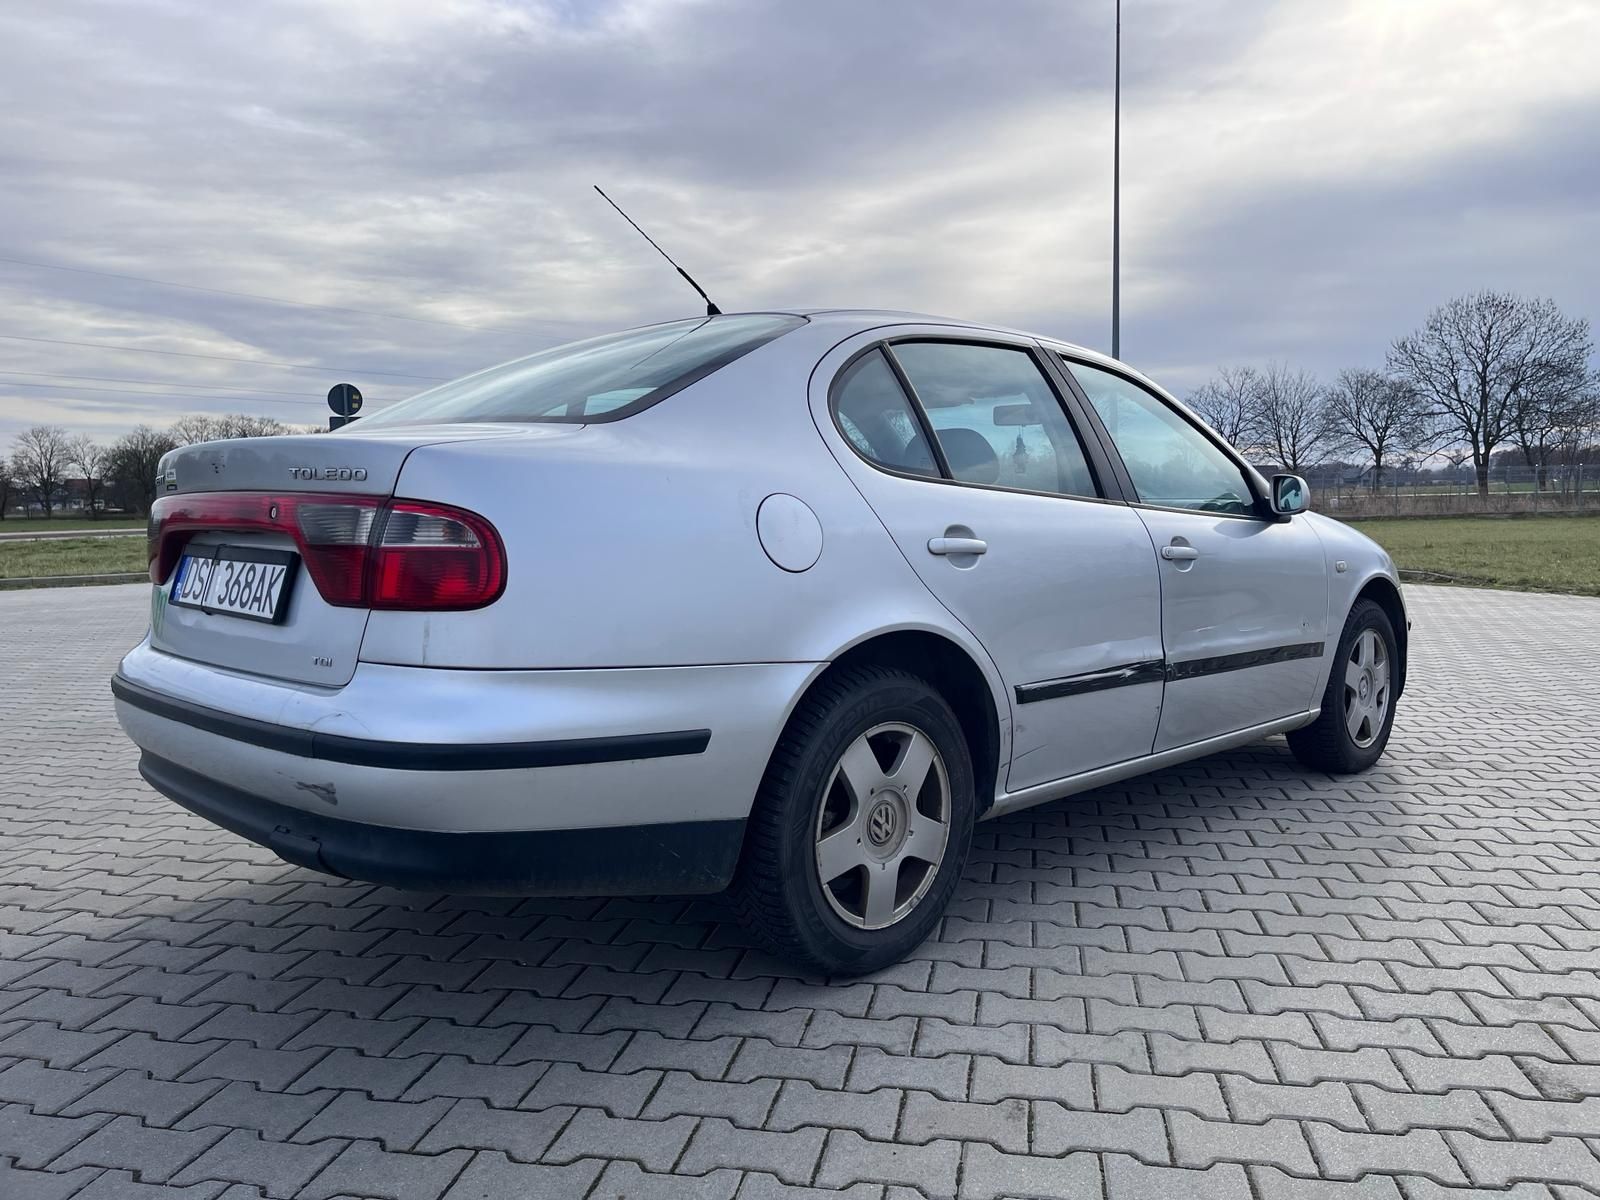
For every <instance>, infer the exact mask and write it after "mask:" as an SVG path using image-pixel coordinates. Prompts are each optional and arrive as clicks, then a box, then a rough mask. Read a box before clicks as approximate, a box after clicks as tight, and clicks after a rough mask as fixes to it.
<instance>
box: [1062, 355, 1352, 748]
mask: <svg viewBox="0 0 1600 1200" xmlns="http://www.w3.org/2000/svg"><path fill="white" fill-rule="evenodd" d="M1068 366H1069V369H1070V371H1071V373H1072V376H1073V378H1074V379H1075V380H1076V381H1077V383H1078V384H1079V386H1080V387H1082V389H1083V390H1084V392H1085V393H1086V395H1087V397H1088V400H1089V402H1090V404H1091V405H1092V407H1093V410H1094V412H1095V414H1096V415H1097V416H1098V418H1099V421H1100V425H1101V427H1102V429H1103V431H1104V433H1105V434H1106V435H1107V437H1108V438H1109V440H1110V441H1111V443H1112V444H1113V445H1114V447H1115V448H1116V450H1117V452H1118V456H1119V458H1120V464H1121V466H1122V467H1123V468H1124V469H1125V471H1126V476H1127V479H1128V482H1129V483H1130V484H1131V486H1132V488H1133V490H1134V492H1135V493H1136V496H1137V502H1136V504H1135V511H1136V512H1137V514H1138V516H1139V517H1140V518H1141V519H1142V520H1143V521H1144V523H1145V525H1146V526H1147V527H1148V528H1149V530H1150V535H1151V538H1152V539H1153V541H1154V543H1155V545H1156V548H1157V553H1158V555H1159V556H1160V571H1161V595H1162V604H1161V630H1162V641H1163V643H1164V645H1165V648H1166V658H1167V687H1166V696H1165V700H1164V702H1163V707H1162V713H1161V726H1160V730H1159V732H1158V734H1157V736H1156V743H1155V748H1156V749H1157V750H1158V751H1159V750H1166V749H1170V748H1172V747H1175V746H1183V745H1187V744H1189V743H1191V742H1197V741H1203V740H1205V739H1206V738H1210V737H1216V736H1219V735H1222V734H1227V733H1232V732H1235V731H1237V730H1240V729H1246V728H1249V727H1250V726H1253V725H1261V724H1264V723H1266V722H1269V721H1274V720H1276V719H1278V718H1280V717H1287V716H1292V715H1295V714H1298V713H1303V712H1305V711H1306V710H1307V709H1308V708H1310V707H1311V706H1312V705H1313V704H1314V703H1315V699H1314V697H1315V693H1316V685H1317V681H1318V679H1319V678H1320V676H1321V666H1322V663H1321V660H1322V657H1323V654H1324V651H1325V649H1326V646H1325V641H1326V638H1327V635H1328V629H1327V624H1328V581H1327V568H1326V565H1325V560H1324V557H1323V553H1322V545H1321V543H1320V542H1319V541H1318V539H1317V536H1316V533H1315V532H1314V531H1313V530H1312V529H1311V526H1310V523H1309V522H1307V521H1295V520H1288V521H1284V520H1279V519H1277V518H1274V517H1272V516H1270V515H1268V514H1266V513H1265V512H1264V510H1263V509H1262V507H1261V504H1260V502H1259V500H1258V498H1257V497H1256V495H1255V490H1254V488H1253V487H1252V486H1251V483H1250V481H1249V479H1248V478H1247V477H1246V475H1245V472H1244V470H1243V468H1242V467H1241V466H1240V464H1239V463H1238V462H1237V461H1236V460H1235V459H1234V458H1233V457H1232V456H1231V455H1230V454H1228V453H1227V452H1226V451H1225V450H1224V449H1223V448H1222V446H1221V445H1220V444H1219V443H1218V441H1216V440H1213V435H1211V434H1209V433H1207V432H1205V431H1204V430H1202V429H1201V427H1200V426H1198V425H1197V424H1195V423H1194V422H1193V421H1191V420H1190V419H1189V418H1188V417H1187V416H1186V415H1185V414H1183V413H1182V412H1181V411H1180V410H1179V409H1178V408H1176V407H1174V406H1173V405H1171V404H1169V403H1168V402H1167V401H1166V400H1165V399H1163V398H1162V397H1160V396H1158V395H1156V394H1155V393H1154V392H1152V391H1150V390H1149V389H1147V388H1145V387H1143V386H1141V385H1140V384H1138V383H1137V382H1135V381H1133V380H1131V379H1129V378H1126V377H1124V376H1122V375H1118V374H1115V373H1113V372H1111V371H1109V370H1105V369H1103V368H1100V367H1097V366H1091V365H1089V364H1087V363H1083V362H1070V363H1068Z"/></svg>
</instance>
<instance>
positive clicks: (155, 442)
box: [104, 425, 178, 512]
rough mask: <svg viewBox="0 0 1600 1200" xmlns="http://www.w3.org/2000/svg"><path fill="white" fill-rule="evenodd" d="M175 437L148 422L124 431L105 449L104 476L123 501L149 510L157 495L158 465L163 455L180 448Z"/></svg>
mask: <svg viewBox="0 0 1600 1200" xmlns="http://www.w3.org/2000/svg"><path fill="white" fill-rule="evenodd" d="M177 445H178V443H177V441H176V440H175V439H174V438H173V436H172V435H171V434H170V433H168V432H166V431H164V430H158V429H151V428H150V426H148V425H140V426H137V427H136V428H134V429H133V430H131V431H130V432H128V433H125V434H123V435H122V436H121V437H120V438H118V439H117V440H116V441H114V442H112V443H111V446H110V447H109V448H108V449H107V450H106V465H105V468H104V471H105V477H106V479H107V480H109V481H110V482H111V483H112V484H113V485H114V486H115V487H116V488H117V490H118V491H119V492H120V493H121V496H122V501H123V503H124V504H126V505H128V506H130V507H132V508H136V509H138V510H139V511H140V512H149V511H150V505H151V503H152V502H153V501H154V500H155V498H156V468H157V467H158V466H159V465H160V463H161V456H162V455H163V454H165V453H167V452H168V451H169V450H173V449H176V448H177Z"/></svg>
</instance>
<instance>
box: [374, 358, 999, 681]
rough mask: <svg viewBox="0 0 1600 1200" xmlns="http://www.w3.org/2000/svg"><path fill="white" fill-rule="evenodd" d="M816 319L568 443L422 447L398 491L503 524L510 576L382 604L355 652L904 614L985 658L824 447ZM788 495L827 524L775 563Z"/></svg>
mask: <svg viewBox="0 0 1600 1200" xmlns="http://www.w3.org/2000/svg"><path fill="white" fill-rule="evenodd" d="M822 336H825V335H824V334H823V332H822V331H820V330H811V329H806V330H797V331H796V332H795V333H793V334H790V335H788V336H786V337H784V338H781V339H779V340H777V341H775V342H773V343H770V344H769V345H767V346H765V347H762V348H761V349H760V350H757V351H755V352H753V353H751V354H750V355H747V356H746V357H744V358H742V359H740V360H738V361H736V362H735V363H733V364H731V365H730V366H728V367H726V368H724V369H723V370H721V371H719V372H717V373H716V374H715V375H712V376H710V377H709V378H707V379H706V380H703V381H701V382H700V383H698V384H696V385H694V386H693V387H690V388H688V389H686V390H685V391H683V392H680V393H678V394H677V395H674V396H671V397H669V398H667V399H666V400H664V401H662V402H661V403H659V404H657V405H655V406H654V407H652V408H649V409H646V410H645V411H643V412H641V413H638V414H636V415H634V416H631V417H628V418H626V419H624V420H621V421H617V422H613V423H609V424H597V425H591V426H588V427H587V428H585V429H584V430H583V432H582V433H581V435H579V436H577V437H574V438H570V439H566V440H564V441H563V442H562V443H561V444H559V445H550V446H539V445H531V444H527V443H519V442H517V441H516V440H507V441H502V442H492V441H491V442H480V443H476V444H460V445H438V446H425V447H422V448H421V449H419V450H417V451H416V452H415V453H413V454H412V455H411V457H410V458H409V459H408V460H407V461H406V464H405V467H404V470H403V471H402V473H401V476H400V479H399V482H398V485H397V489H396V491H397V494H398V495H401V496H407V497H417V498H423V499H430V500H440V501H444V502H446V503H450V504H458V505H461V506H463V507H466V508H469V509H472V510H474V511H476V512H479V513H482V514H483V515H484V516H486V517H487V518H488V519H489V520H490V521H492V522H493V523H494V525H495V526H496V528H497V529H498V530H499V531H500V534H501V536H502V538H503V540H504V542H505V546H506V554H507V560H508V573H507V584H506V591H505V594H504V595H503V596H502V597H501V598H500V600H498V601H497V602H496V603H495V604H493V605H492V606H490V607H488V608H486V609H482V610H480V611H477V612H466V613H435V614H426V613H397V612H374V613H373V614H372V616H371V619H370V620H369V622H368V625H367V631H366V637H365V639H364V641H363V644H362V648H361V658H362V660H363V661H368V662H382V663H396V664H406V665H419V666H421V665H425V666H439V667H472V668H519V669H530V668H573V667H647V666H681V665H705V664H714V663H757V662H824V661H827V660H829V659H831V658H833V657H834V656H836V655H837V653H839V652H840V651H841V650H842V649H843V648H845V647H848V646H849V645H851V644H853V643H855V642H858V641H859V640H861V639H862V638H864V637H866V636H869V635H871V634H872V633H876V632H881V631H887V630H891V629H906V628H912V629H930V630H935V631H939V632H944V633H946V634H947V635H948V636H951V637H952V638H954V639H955V640H958V641H959V642H960V643H961V644H963V645H964V646H966V647H967V648H968V651H969V653H973V654H974V656H975V657H977V658H979V661H980V664H981V665H982V666H983V668H984V669H985V670H986V672H992V666H990V665H989V664H988V662H987V659H986V658H983V657H982V652H981V650H979V649H977V647H976V646H975V645H974V644H972V643H971V641H970V638H969V637H968V636H967V635H966V634H965V631H963V630H960V629H959V627H956V628H954V629H952V628H951V626H952V624H953V623H952V622H951V621H950V620H949V618H948V614H946V613H945V612H944V610H943V609H942V608H941V607H939V606H938V605H937V603H936V602H934V601H933V598H932V597H931V596H930V595H929V594H928V593H927V591H926V589H924V588H923V587H922V585H921V583H920V582H919V581H918V580H917V578H916V576H915V575H914V574H913V573H912V571H911V568H910V567H909V566H908V565H907V563H906V562H905V560H904V558H903V557H902V556H901V555H900V553H899V551H898V550H897V549H896V547H895V545H894V543H893V541H892V540H891V539H890V538H889V535H888V534H887V532H886V531H885V530H884V528H883V526H882V524H881V523H880V522H879V521H878V519H877V517H876V516H875V515H874V514H873V512H872V511H871V509H870V508H868V506H867V505H866V503H865V501H863V500H862V498H861V496H860V495H859V493H857V492H856V490H855V489H854V488H853V487H852V486H851V485H850V483H849V481H848V479H846V477H845V476H844V474H843V473H842V472H841V470H840V469H839V466H838V464H837V463H836V462H835V461H834V460H833V458H832V456H831V455H829V453H828V451H827V449H826V447H824V446H823V444H822V442H821V439H820V437H819V435H818V433H817V430H816V427H815V426H814V424H813V423H812V420H811V415H810V412H809V410H808V407H807V403H806V381H807V378H808V376H809V374H810V371H811V369H812V367H813V366H814V365H815V363H816V361H817V359H818V358H820V357H821V355H822V354H823V353H824V352H825V351H826V349H827V346H826V345H819V337H822ZM829 340H830V342H831V341H836V340H837V337H833V338H831V339H829ZM778 492H785V493H788V494H790V495H793V496H797V497H799V498H800V499H801V500H803V501H804V502H805V504H806V505H807V506H809V507H810V508H811V510H812V511H813V512H814V513H815V514H816V516H817V519H818V521H819V523H820V525H821V527H822V538H823V544H822V552H821V555H820V557H819V558H818V560H817V562H816V564H815V565H814V566H812V567H811V568H810V569H809V570H805V571H801V572H791V571H785V570H783V569H781V568H779V567H778V566H776V565H775V564H774V563H773V562H772V561H771V560H770V559H769V558H768V557H767V555H766V553H765V551H764V550H763V549H762V547H761V543H760V541H759V539H758V537H757V533H756V513H757V509H758V508H759V506H760V504H761V502H762V500H763V499H765V498H766V497H767V496H769V495H772V494H773V493H778ZM789 700H792V698H789ZM787 702H788V701H786V702H785V706H787ZM1002 711H1003V710H1002Z"/></svg>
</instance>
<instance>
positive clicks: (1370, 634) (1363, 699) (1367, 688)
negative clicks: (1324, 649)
mask: <svg viewBox="0 0 1600 1200" xmlns="http://www.w3.org/2000/svg"><path fill="white" fill-rule="evenodd" d="M1388 715H1389V648H1388V647H1387V646H1386V645H1384V641H1383V639H1382V638H1381V637H1379V636H1378V631H1377V630H1375V629H1363V630H1362V631H1361V634H1360V636H1358V637H1357V638H1356V640H1355V644H1354V645H1353V646H1351V647H1350V657H1349V658H1348V659H1347V660H1346V661H1345V668H1344V725H1345V729H1346V730H1347V731H1348V732H1349V734H1350V740H1351V741H1352V742H1354V743H1355V744H1356V746H1357V747H1358V748H1360V749H1362V750H1365V749H1366V748H1367V747H1368V746H1370V745H1372V744H1373V743H1374V742H1376V741H1377V740H1378V735H1379V734H1381V733H1382V732H1383V725H1384V721H1385V719H1386V718H1387V717H1388Z"/></svg>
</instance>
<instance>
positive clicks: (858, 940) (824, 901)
mask: <svg viewBox="0 0 1600 1200" xmlns="http://www.w3.org/2000/svg"><path fill="white" fill-rule="evenodd" d="M924 761H926V762H927V766H926V767H923V765H922V764H923V762H924ZM919 778H920V780H921V782H920V783H918V782H916V781H917V780H918V779H919ZM975 809H976V797H975V790H974V786H973V774H972V758H971V755H970V753H969V751H968V748H967V743H966V738H965V736H964V735H963V733H962V731H961V725H960V722H958V721H957V720H956V717H955V714H954V713H953V712H952V711H951V709H950V706H949V705H948V704H947V703H946V702H945V700H944V698H943V697H942V696H941V695H940V694H939V692H938V690H937V689H936V688H934V687H933V686H932V685H931V684H930V683H928V682H927V681H926V680H924V679H922V678H920V677H919V676H917V675H914V674H911V673H910V672H907V671H903V670H899V669H896V668H890V667H879V666H860V667H847V668H844V669H843V670H840V671H838V672H836V673H835V674H833V675H832V676H830V677H829V678H827V679H825V680H823V681H822V682H821V684H820V685H819V686H817V687H815V688H813V689H812V690H811V691H810V692H809V693H808V694H807V695H806V697H805V698H804V699H803V700H802V701H801V702H800V705H799V707H798V708H797V709H796V710H795V712H794V714H793V715H792V716H791V717H790V719H789V722H788V724H787V726H786V727H785V728H784V732H783V735H782V737H781V738H780V739H779V741H778V745H777V747H776V749H774V751H773V754H772V759H771V762H770V763H769V765H768V767H767V772H766V775H765V777H764V778H763V780H762V785H761V790H760V792H759V793H758V794H757V796H756V800H755V804H754V806H753V808H752V810H751V814H750V821H749V825H748V827H747V830H746V833H745V846H744V854H743V856H742V858H741V860H740V864H739V870H738V873H737V875H736V877H735V880H734V885H733V889H732V893H733V898H734V902H735V905H736V907H737V909H738V911H739V914H740V917H741V919H742V920H743V921H744V923H745V924H746V925H747V926H748V927H749V928H750V930H751V931H752V932H753V933H754V934H755V936H756V938H757V939H758V940H759V941H760V942H761V943H762V945H764V946H765V947H766V948H767V949H769V950H771V951H772V952H773V953H775V954H777V955H778V956H780V957H782V958H784V959H787V960H788V961H790V962H792V963H795V964H797V965H799V966H801V967H804V968H807V969H810V970H813V971H817V972H820V973H822V974H825V975H860V974H863V973H865V972H868V971H873V970H876V969H877V968H879V967H882V966H885V965H887V964H889V963H892V962H896V961H898V960H900V959H901V958H903V957H905V955H906V954H908V953H909V952H910V951H911V950H913V949H915V948H916V946H917V945H919V944H920V943H921V942H922V941H923V940H924V939H925V938H926V937H927V936H928V935H929V934H930V933H931V932H932V931H933V929H934V927H935V926H936V925H937V924H938V922H939V919H940V917H941V915H942V914H943V912H944V910H945V907H946V905H947V904H948V903H949V900H950V896H951V893H952V892H953V891H954V890H955V887H956V884H957V882H958V881H959V880H960V878H961V872H962V869H963V867H964V866H965V864H966V858H967V852H968V850H969V849H970V847H971V844H972V826H973V821H974V819H975ZM940 816H942V817H943V821H942V825H943V834H942V842H941V834H940V831H939V829H938V826H939V825H940V824H941V822H940V821H939V820H938V818H939V817H940ZM919 836H920V837H921V838H922V839H923V840H922V841H921V842H918V841H917V839H918V837H919ZM830 838H831V840H826V839H830ZM930 859H936V860H937V861H929V860H930ZM835 872H837V873H835ZM824 873H829V874H831V875H832V877H831V878H830V879H824V878H822V876H823V875H824ZM886 916H887V918H888V920H887V923H884V918H885V917H886Z"/></svg>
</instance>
